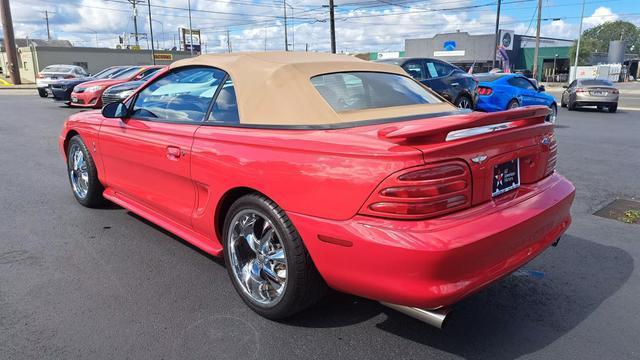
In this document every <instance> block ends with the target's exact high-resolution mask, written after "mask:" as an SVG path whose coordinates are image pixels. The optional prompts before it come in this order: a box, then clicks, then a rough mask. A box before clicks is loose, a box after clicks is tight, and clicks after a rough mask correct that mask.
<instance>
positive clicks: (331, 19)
mask: <svg viewBox="0 0 640 360" xmlns="http://www.w3.org/2000/svg"><path fill="white" fill-rule="evenodd" d="M322 7H328V8H329V29H330V31H331V53H332V54H335V53H336V19H335V11H334V9H335V7H336V6H335V5H333V0H329V5H328V6H327V5H322Z"/></svg>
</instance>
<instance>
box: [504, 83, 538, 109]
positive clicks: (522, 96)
mask: <svg viewBox="0 0 640 360" xmlns="http://www.w3.org/2000/svg"><path fill="white" fill-rule="evenodd" d="M507 82H508V83H509V85H511V86H513V87H514V90H515V92H516V98H517V99H518V102H519V103H520V106H528V105H536V104H537V101H538V100H537V99H536V93H537V91H534V90H533V85H532V84H531V83H530V82H529V81H528V80H527V79H525V78H524V77H520V76H514V77H512V78H510V79H509V80H507Z"/></svg>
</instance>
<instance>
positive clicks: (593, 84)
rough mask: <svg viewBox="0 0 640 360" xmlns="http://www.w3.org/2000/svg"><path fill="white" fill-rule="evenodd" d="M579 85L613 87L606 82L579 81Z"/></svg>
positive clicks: (596, 80)
mask: <svg viewBox="0 0 640 360" xmlns="http://www.w3.org/2000/svg"><path fill="white" fill-rule="evenodd" d="M580 85H582V86H613V83H611V82H610V81H607V80H598V79H593V80H580Z"/></svg>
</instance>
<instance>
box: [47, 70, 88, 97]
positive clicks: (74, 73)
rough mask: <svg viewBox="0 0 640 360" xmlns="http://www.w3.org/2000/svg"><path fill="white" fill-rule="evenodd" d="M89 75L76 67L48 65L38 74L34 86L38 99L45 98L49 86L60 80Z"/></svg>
mask: <svg viewBox="0 0 640 360" xmlns="http://www.w3.org/2000/svg"><path fill="white" fill-rule="evenodd" d="M87 76H89V74H88V73H87V72H86V71H85V70H84V69H83V68H82V67H80V66H77V65H49V66H47V67H46V68H44V69H42V71H40V72H39V73H38V77H37V78H36V86H37V88H38V95H40V97H47V95H48V90H47V89H48V88H49V84H51V83H53V82H55V81H58V80H61V79H76V78H83V77H87Z"/></svg>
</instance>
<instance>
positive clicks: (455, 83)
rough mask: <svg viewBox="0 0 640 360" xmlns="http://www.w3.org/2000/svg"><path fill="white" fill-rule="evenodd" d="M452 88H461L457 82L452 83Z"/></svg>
mask: <svg viewBox="0 0 640 360" xmlns="http://www.w3.org/2000/svg"><path fill="white" fill-rule="evenodd" d="M451 86H460V84H459V83H457V82H454V83H451Z"/></svg>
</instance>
